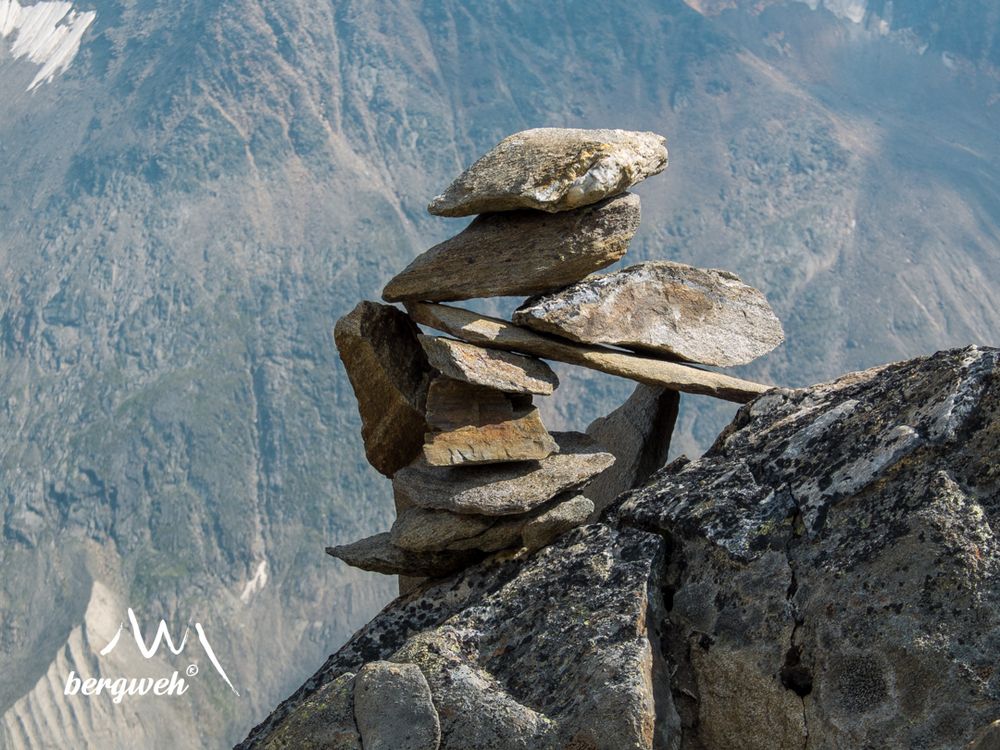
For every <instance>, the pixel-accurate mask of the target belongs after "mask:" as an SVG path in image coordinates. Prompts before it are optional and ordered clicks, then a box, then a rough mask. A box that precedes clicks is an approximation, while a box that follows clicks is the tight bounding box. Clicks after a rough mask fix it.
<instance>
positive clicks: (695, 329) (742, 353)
mask: <svg viewBox="0 0 1000 750" xmlns="http://www.w3.org/2000/svg"><path fill="white" fill-rule="evenodd" d="M513 319H514V322H515V323H517V324H519V325H523V326H527V327H528V328H533V329H535V330H537V331H543V332H545V333H554V334H556V335H559V336H564V337H566V338H568V339H571V340H573V341H579V342H581V343H585V344H612V345H617V346H625V347H628V348H632V349H638V350H642V351H649V352H656V353H659V354H666V355H669V356H671V357H678V358H680V359H684V360H687V361H689V362H699V363H701V364H706V365H719V366H723V367H725V366H729V365H742V364H746V363H747V362H752V361H753V360H755V359H757V358H758V357H760V356H762V355H764V354H766V353H767V352H769V351H771V350H772V349H774V347H776V346H777V345H778V344H780V343H781V342H782V341H784V339H785V335H784V332H783V331H782V329H781V323H780V321H779V320H778V318H777V316H776V315H775V314H774V311H773V310H772V309H771V306H770V305H769V304H768V303H767V300H766V299H765V298H764V295H763V294H761V293H760V292H759V291H758V290H756V289H754V288H753V287H750V286H747V285H746V284H744V283H743V282H742V281H740V278H739V277H738V276H736V275H735V274H732V273H729V272H728V271H718V270H714V269H708V270H706V269H701V268H693V267H692V266H686V265H683V264H682V263H672V262H669V261H650V262H648V263H640V264H638V265H635V266H631V267H629V268H625V269H623V270H621V271H616V272H614V273H609V274H604V275H601V276H592V277H590V278H588V279H584V280H583V281H580V282H578V283H576V284H573V285H572V286H570V287H568V288H566V289H563V290H561V291H558V292H554V293H552V294H547V295H545V296H542V297H538V298H535V299H531V300H528V301H527V302H526V303H525V304H524V305H522V306H521V308H520V309H518V310H517V311H516V312H515V313H514V318H513Z"/></svg>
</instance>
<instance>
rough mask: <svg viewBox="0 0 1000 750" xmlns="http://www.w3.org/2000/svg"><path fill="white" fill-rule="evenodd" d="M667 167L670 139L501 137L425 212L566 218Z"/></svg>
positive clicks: (577, 133)
mask: <svg viewBox="0 0 1000 750" xmlns="http://www.w3.org/2000/svg"><path fill="white" fill-rule="evenodd" d="M666 166H667V147H666V139H665V138H664V137H663V136H661V135H657V134H656V133H638V132H633V131H628V130H576V129H569V128H537V129H535V130H525V131H522V132H520V133H515V134H514V135H511V136H508V137H507V138H504V139H503V140H502V141H501V142H500V143H499V144H498V145H497V146H496V147H494V148H493V149H492V150H491V151H490V152H489V153H487V154H486V155H485V156H483V157H482V158H481V159H479V161H477V162H476V163H475V164H473V165H472V166H471V167H469V168H468V169H467V170H466V171H465V172H463V173H462V175H461V176H459V178H458V179H456V180H455V181H454V182H453V183H452V184H451V185H449V186H448V189H447V190H445V192H444V193H443V194H442V195H439V196H438V197H436V198H435V199H434V200H433V201H431V204H430V206H428V207H427V210H428V211H430V212H431V213H432V214H436V215H438V216H469V215H470V214H482V213H487V212H489V211H509V210H511V209H515V208H536V209H540V210H542V211H550V212H552V211H566V210H568V209H571V208H578V207H580V206H585V205H588V204H591V203H596V202H597V201H600V200H603V199H604V198H607V197H609V196H612V195H617V194H619V193H621V192H624V191H625V190H627V189H628V188H629V187H631V186H632V185H635V184H636V183H637V182H639V181H641V180H644V179H645V178H647V177H650V176H651V175H654V174H658V173H659V172H662V171H663V170H664V169H665V168H666Z"/></svg>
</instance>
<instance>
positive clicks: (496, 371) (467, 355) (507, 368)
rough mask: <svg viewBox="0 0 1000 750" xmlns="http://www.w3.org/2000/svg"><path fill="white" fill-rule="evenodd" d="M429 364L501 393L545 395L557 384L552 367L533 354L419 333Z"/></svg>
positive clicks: (453, 375) (456, 376) (447, 374)
mask: <svg viewBox="0 0 1000 750" xmlns="http://www.w3.org/2000/svg"><path fill="white" fill-rule="evenodd" d="M419 339H420V345H421V346H423V347H424V353H425V354H426V355H427V360H428V362H430V365H431V367H433V368H434V369H435V370H437V371H438V372H440V373H441V374H442V375H445V376H447V377H449V378H453V379H455V380H463V381H465V382H466V383H471V384H473V385H481V386H483V387H484V388H493V389H494V390H497V391H504V392H505V393H535V394H538V395H540V396H548V395H549V394H551V393H552V392H553V391H554V390H555V389H556V388H557V387H558V385H559V378H557V377H556V374H555V373H554V372H553V371H552V368H551V367H549V366H548V365H547V364H545V363H544V362H542V360H540V359H537V358H536V357H526V356H524V355H522V354H513V353H512V352H505V351H500V350H499V349H487V348H485V347H482V346H474V345H473V344H467V343H465V342H464V341H456V340H455V339H447V338H444V337H441V336H423V335H421V336H420V337H419Z"/></svg>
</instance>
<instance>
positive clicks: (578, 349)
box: [406, 302, 770, 403]
mask: <svg viewBox="0 0 1000 750" xmlns="http://www.w3.org/2000/svg"><path fill="white" fill-rule="evenodd" d="M406 309H407V310H408V311H409V313H410V315H411V317H412V318H413V319H414V320H415V321H416V322H418V323H420V324H421V325H425V326H428V327H429V328H434V329H436V330H438V331H442V332H444V333H447V334H449V335H451V336H455V337H457V338H460V339H463V340H465V341H468V342H469V343H473V344H480V345H482V346H491V347H495V348H497V349H509V350H515V351H519V352H522V353H524V354H533V355H535V356H536V357H543V358H545V359H554V360H558V361H560V362H568V363H569V364H573V365H579V366H581V367H589V368H591V369H593V370H600V371H601V372H606V373H609V374H611V375H620V376H621V377H624V378H630V379H632V380H637V381H639V382H640V383H646V384H648V385H657V386H662V387H664V388H670V389H672V390H675V391H682V392H684V393H698V394H701V395H705V396H714V397H716V398H721V399H725V400H727V401H736V402H738V403H746V402H747V401H750V400H751V399H753V398H755V397H757V396H759V395H760V394H761V393H763V392H764V391H766V390H768V389H769V388H770V386H766V385H762V384H760V383H752V382H750V381H748V380H741V379H740V378H734V377H732V376H730V375H723V374H721V373H717V372H707V371H705V370H700V369H698V368H696V367H688V366H685V365H681V364H678V363H676V362H665V361H663V360H660V359H650V358H648V357H640V356H636V355H633V354H626V353H624V352H618V351H614V350H613V349H607V348H605V347H597V346H584V345H582V344H574V343H572V342H570V341H566V340H565V339H558V338H555V337H553V336H547V335H543V334H540V333H535V332H534V331H531V330H529V329H527V328H521V327H520V326H516V325H513V324H511V323H508V322H507V321H506V320H500V319H498V318H491V317H489V316H486V315H479V314H478V313H474V312H472V311H470V310H463V309H462V308H460V307H451V306H449V305H431V304H426V303H423V302H417V303H407V305H406Z"/></svg>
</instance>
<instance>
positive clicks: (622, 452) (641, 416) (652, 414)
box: [583, 383, 680, 514]
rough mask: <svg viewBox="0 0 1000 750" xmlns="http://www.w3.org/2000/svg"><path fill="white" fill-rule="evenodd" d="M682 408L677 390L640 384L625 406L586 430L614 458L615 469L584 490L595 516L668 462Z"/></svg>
mask: <svg viewBox="0 0 1000 750" xmlns="http://www.w3.org/2000/svg"><path fill="white" fill-rule="evenodd" d="M679 406H680V394H679V393H678V392H677V391H671V390H668V389H666V388H657V387H655V386H651V385H644V384H642V383H640V384H639V385H638V386H636V388H635V390H634V391H633V392H632V395H631V396H629V398H628V400H627V401H626V402H625V403H624V404H622V405H621V406H619V407H618V408H617V409H615V410H614V411H613V412H611V413H610V414H608V415H607V416H606V417H600V418H598V419H595V420H594V421H593V422H591V424H590V426H589V427H587V434H588V435H590V436H591V437H592V438H594V440H596V441H597V442H598V443H600V444H601V445H606V446H608V450H609V451H611V453H612V454H613V455H614V457H615V464H614V466H612V467H611V468H610V469H608V470H607V471H605V472H604V473H603V474H601V475H600V476H599V477H597V478H596V479H594V481H593V482H591V483H590V484H588V485H587V487H586V488H585V489H584V491H583V494H584V495H586V496H587V497H589V498H590V499H591V500H593V501H594V505H595V514H600V512H601V511H602V510H604V508H606V507H607V506H608V505H610V504H611V502H612V501H613V500H614V499H615V498H617V497H618V496H619V495H620V494H621V493H623V492H625V491H626V490H630V489H632V488H633V487H638V486H639V485H640V484H642V483H644V482H645V481H646V480H647V479H649V477H650V476H652V474H653V472H655V471H656V470H657V469H659V468H661V467H662V466H663V465H664V464H665V463H666V462H667V454H668V453H669V452H670V438H671V436H672V435H673V431H674V423H675V422H676V421H677V409H678V407H679Z"/></svg>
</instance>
